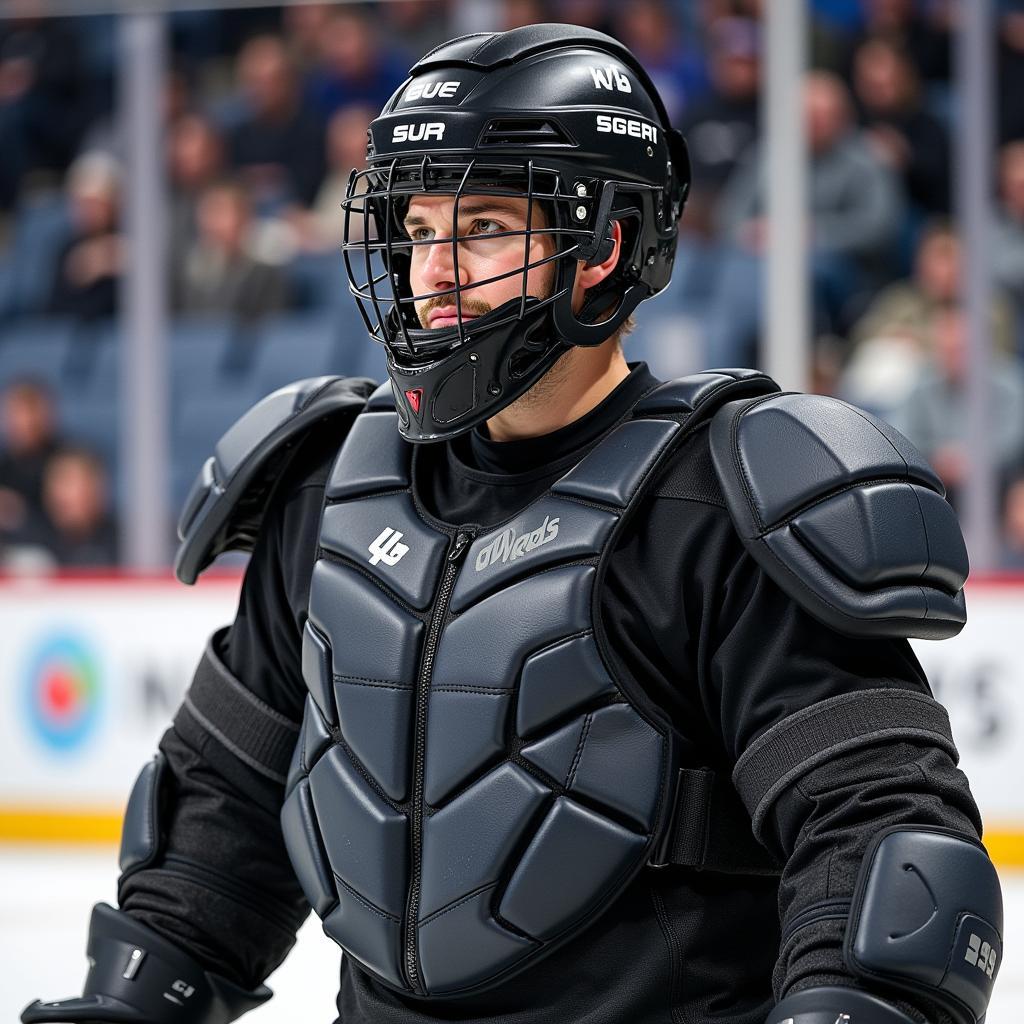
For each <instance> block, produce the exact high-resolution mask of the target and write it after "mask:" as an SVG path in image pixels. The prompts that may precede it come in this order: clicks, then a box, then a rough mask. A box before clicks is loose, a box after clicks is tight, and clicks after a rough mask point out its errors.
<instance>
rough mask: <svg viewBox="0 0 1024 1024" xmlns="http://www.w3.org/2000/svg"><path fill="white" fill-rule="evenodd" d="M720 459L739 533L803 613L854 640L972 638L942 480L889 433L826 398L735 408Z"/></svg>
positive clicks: (729, 408)
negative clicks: (966, 634)
mask: <svg viewBox="0 0 1024 1024" xmlns="http://www.w3.org/2000/svg"><path fill="white" fill-rule="evenodd" d="M710 442H711V455H712V459H713V461H714V465H715V469H716V471H717V473H718V476H719V480H720V481H721V485H722V491H723V493H724V495H725V499H726V502H727V504H728V507H729V512H730V514H731V516H732V519H733V523H734V524H735V526H736V530H737V532H738V533H739V535H740V538H741V539H742V540H743V543H744V544H745V545H746V547H747V549H748V550H749V551H750V553H751V554H752V555H753V556H754V558H755V559H756V560H757V562H758V563H759V564H760V565H761V567H762V568H763V569H764V570H765V571H766V572H767V573H768V575H769V576H770V577H771V578H772V579H773V580H774V581H775V582H776V583H777V584H778V585H779V586H780V587H781V588H782V590H783V591H785V592H786V593H787V594H788V595H789V596H790V597H791V598H792V599H793V600H794V601H796V602H797V603H798V604H800V605H801V606H802V607H804V608H805V609H806V610H807V611H809V612H810V613H811V614H812V615H814V616H815V617H816V618H818V619H819V620H820V621H822V622H824V623H825V624H826V625H828V626H830V627H832V628H833V629H835V630H837V631H839V632H841V633H845V634H847V635H850V636H867V637H883V636H898V637H907V636H914V637H921V638H923V639H929V640H938V639H943V638H944V637H948V636H953V635H955V634H956V633H958V632H959V631H960V629H962V628H963V625H964V623H965V622H966V617H967V612H966V606H965V602H964V595H963V584H964V582H965V580H966V578H967V573H968V561H967V550H966V547H965V545H964V541H963V536H962V535H961V533H960V528H959V525H958V524H957V521H956V516H955V514H954V512H953V510H952V508H951V507H950V505H949V504H948V502H946V501H945V500H944V495H945V491H944V489H943V486H942V483H941V481H940V480H939V478H938V477H937V476H936V475H935V472H934V470H933V469H932V468H931V467H930V466H929V465H928V463H927V462H926V461H925V459H924V457H923V456H922V455H921V454H920V452H918V451H917V450H916V449H915V448H914V447H913V445H912V444H911V443H910V442H909V441H908V440H907V439H906V438H905V437H903V436H902V435H901V434H899V433H898V432H897V431H896V430H895V429H893V428H892V427H891V426H890V425H889V424H887V423H884V422H883V421H882V420H879V419H878V418H877V417H874V416H871V415H870V414H868V413H866V412H863V411H862V410H860V409H856V408H854V407H853V406H851V405H848V404H846V403H845V402H840V401H838V400H837V399H834V398H828V397H825V396H822V395H801V394H779V395H775V396H769V397H768V398H761V399H754V400H749V401H739V402H730V403H728V404H726V405H724V406H723V407H722V408H721V409H720V410H719V411H718V413H716V415H715V416H714V418H713V420H712V423H711V432H710Z"/></svg>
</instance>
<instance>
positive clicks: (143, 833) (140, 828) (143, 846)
mask: <svg viewBox="0 0 1024 1024" xmlns="http://www.w3.org/2000/svg"><path fill="white" fill-rule="evenodd" d="M166 769H167V760H166V758H165V757H164V755H163V754H162V753H158V754H157V755H156V756H155V757H154V758H153V760H152V761H150V762H148V763H147V764H146V765H144V766H143V768H142V771H140V772H139V777H138V778H137V779H136V780H135V785H134V786H132V792H131V795H130V796H129V797H128V807H127V809H126V810H125V814H124V826H123V828H122V829H121V853H120V856H119V857H118V866H119V867H120V868H121V874H122V875H127V874H130V873H131V872H134V871H138V870H139V869H140V868H144V867H148V866H149V865H150V864H152V863H153V861H154V860H155V859H156V856H157V854H158V853H159V852H160V845H161V837H160V790H161V782H162V781H163V776H164V772H165V771H166Z"/></svg>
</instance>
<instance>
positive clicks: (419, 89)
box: [402, 82, 628, 103]
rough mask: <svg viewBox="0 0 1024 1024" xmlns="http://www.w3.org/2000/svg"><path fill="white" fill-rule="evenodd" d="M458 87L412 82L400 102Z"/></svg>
mask: <svg viewBox="0 0 1024 1024" xmlns="http://www.w3.org/2000/svg"><path fill="white" fill-rule="evenodd" d="M460 85H462V83H461V82H413V83H412V85H410V86H409V88H408V89H406V91H405V95H404V96H403V97H402V102H403V103H409V102H411V101H412V100H420V99H423V100H429V99H432V98H433V97H434V96H441V97H443V98H451V97H452V96H454V95H455V92H456V90H457V89H458V88H459V86H460ZM627 92H628V90H627Z"/></svg>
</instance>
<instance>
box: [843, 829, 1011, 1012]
mask: <svg viewBox="0 0 1024 1024" xmlns="http://www.w3.org/2000/svg"><path fill="white" fill-rule="evenodd" d="M1002 932H1003V901H1002V893H1001V891H1000V887H999V876H998V875H997V874H996V870H995V867H994V866H993V865H992V862H991V861H990V860H989V858H988V854H987V853H986V852H985V850H984V848H983V847H982V846H981V844H980V843H978V842H975V841H968V840H967V839H965V838H963V837H962V836H960V835H957V834H954V833H951V832H948V831H946V830H939V829H931V828H925V827H923V826H916V825H899V826H895V827H893V828H891V829H887V830H886V831H885V832H883V833H882V834H881V835H880V836H879V837H878V838H877V839H876V840H875V841H874V843H873V844H872V846H871V847H869V848H868V851H867V853H866V854H865V857H864V863H863V865H862V869H861V872H860V876H859V878H858V881H857V887H856V889H855V891H854V895H853V904H852V906H851V909H850V924H849V927H848V928H847V929H846V939H845V943H844V947H843V955H844V958H845V960H846V965H847V967H849V968H850V970H851V971H852V972H853V973H854V974H855V975H857V976H858V977H860V978H864V979H867V980H869V981H876V982H881V983H883V984H888V985H896V986H898V987H900V988H903V989H906V990H908V991H910V992H913V993H917V994H921V995H924V996H926V997H927V998H928V999H929V1000H932V1001H935V1002H938V1003H940V1004H941V1005H942V1006H943V1007H944V1009H946V1010H947V1011H948V1012H949V1013H950V1014H951V1016H952V1017H953V1019H954V1020H956V1021H957V1022H958V1024H978V1021H980V1020H981V1019H982V1018H984V1016H985V1012H986V1010H987V1008H988V1003H989V999H990V998H991V996H992V986H993V985H994V984H995V979H996V976H997V975H998V972H999V967H1000V965H1001V962H1002V954H1003V939H1002Z"/></svg>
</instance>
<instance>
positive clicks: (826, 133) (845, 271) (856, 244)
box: [717, 72, 904, 365]
mask: <svg viewBox="0 0 1024 1024" xmlns="http://www.w3.org/2000/svg"><path fill="white" fill-rule="evenodd" d="M804 117H805V121H806V131H807V142H808V147H809V149H810V156H811V163H810V182H809V192H810V195H809V201H810V215H811V218H812V219H811V224H810V230H811V237H810V244H811V273H812V282H813V288H814V302H815V310H816V314H817V320H818V326H819V328H821V327H827V328H830V329H832V330H834V331H838V332H840V333H842V331H843V330H844V329H845V327H846V326H847V319H848V317H849V316H850V306H851V300H853V299H854V297H855V296H856V295H857V294H858V293H864V292H866V291H869V290H872V289H874V288H875V287H877V286H878V284H880V283H881V281H882V280H884V274H885V272H886V269H887V268H888V267H889V266H890V265H891V262H892V253H893V249H894V243H895V239H896V236H897V233H898V232H899V229H900V225H901V223H902V221H903V216H904V201H903V196H902V192H901V190H900V187H899V182H898V180H897V179H896V178H895V176H894V175H893V174H892V172H891V171H890V170H889V169H888V168H887V167H885V166H884V165H883V164H882V163H880V162H879V160H878V159H877V158H876V157H875V155H874V154H873V152H872V151H871V148H870V147H869V146H868V144H867V142H866V141H865V140H864V139H863V137H862V136H861V135H860V133H859V132H858V131H857V130H856V128H855V125H854V123H853V114H852V108H851V103H850V96H849V92H848V91H847V89H846V86H845V85H844V84H843V83H842V81H840V79H839V78H837V77H836V76H835V75H832V74H829V73H826V72H812V73H811V74H809V75H808V76H807V79H806V83H805V86H804ZM765 177H766V167H765V159H764V156H763V152H762V150H761V148H760V146H759V147H757V148H756V149H755V150H754V151H753V152H752V153H751V154H749V155H748V157H747V158H745V159H744V160H743V161H742V162H741V163H740V165H739V167H738V168H737V170H736V173H735V174H734V175H733V177H732V179H731V180H730V181H729V183H728V184H727V186H726V188H725V191H724V192H723V194H722V197H721V200H720V203H719V206H718V211H717V222H718V226H719V235H720V237H722V238H723V239H725V240H727V241H729V242H730V243H732V244H733V245H735V246H736V247H738V248H739V249H740V250H741V251H742V252H746V253H748V254H750V255H751V256H756V257H760V255H761V254H762V253H763V252H764V246H765V242H766V237H765V231H766V223H765V220H764V203H765ZM735 286H736V281H735V280H731V279H730V281H729V291H730V292H733V291H734V290H735ZM749 290H750V291H752V292H753V293H754V294H756V282H754V283H753V284H752V286H751V288H750V289H749ZM721 299H722V302H723V303H724V304H725V307H726V316H727V317H730V316H732V315H733V314H732V313H730V312H729V311H728V307H729V305H730V304H731V303H733V302H735V296H731V295H729V294H723V295H722V296H721ZM736 312H737V315H741V316H743V317H744V318H745V319H746V321H747V322H746V323H744V324H743V329H744V331H745V332H746V333H749V332H750V330H751V328H752V327H753V326H754V325H753V324H751V323H750V311H749V310H748V311H746V313H740V311H739V310H737V311H736ZM753 312H754V314H755V317H756V315H757V314H759V310H754V311H753ZM734 326H735V328H736V329H738V327H739V325H738V324H737V325H734ZM722 354H723V355H727V354H732V355H736V354H737V353H736V351H735V347H734V350H733V351H732V352H731V353H722ZM718 365H734V364H732V363H719V364H718Z"/></svg>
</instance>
